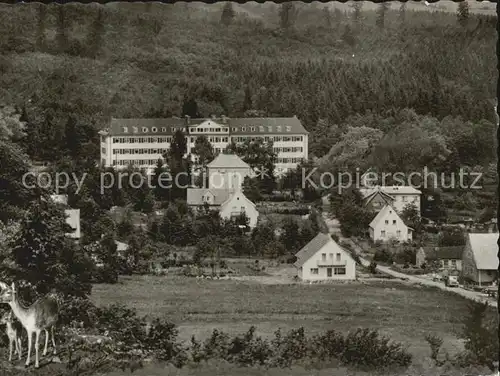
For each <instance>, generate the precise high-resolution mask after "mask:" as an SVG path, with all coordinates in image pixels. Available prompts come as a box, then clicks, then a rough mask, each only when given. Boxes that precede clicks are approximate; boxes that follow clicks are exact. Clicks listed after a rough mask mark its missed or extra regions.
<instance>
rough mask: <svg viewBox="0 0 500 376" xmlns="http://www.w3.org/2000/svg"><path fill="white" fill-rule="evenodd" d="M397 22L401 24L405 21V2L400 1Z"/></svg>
mask: <svg viewBox="0 0 500 376" xmlns="http://www.w3.org/2000/svg"><path fill="white" fill-rule="evenodd" d="M399 22H401V24H404V23H405V22H406V2H404V3H401V6H400V7H399Z"/></svg>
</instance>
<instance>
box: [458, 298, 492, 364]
mask: <svg viewBox="0 0 500 376" xmlns="http://www.w3.org/2000/svg"><path fill="white" fill-rule="evenodd" d="M467 308H468V311H469V312H468V315H467V316H466V317H465V318H464V320H463V325H464V326H463V332H462V338H463V339H464V340H465V353H464V354H461V355H460V358H461V359H462V361H463V362H465V363H467V364H475V365H484V366H487V367H489V368H490V369H491V370H492V371H493V370H494V368H495V367H494V362H496V361H497V360H498V318H497V316H496V315H488V308H489V305H488V303H478V302H469V305H468V307H467Z"/></svg>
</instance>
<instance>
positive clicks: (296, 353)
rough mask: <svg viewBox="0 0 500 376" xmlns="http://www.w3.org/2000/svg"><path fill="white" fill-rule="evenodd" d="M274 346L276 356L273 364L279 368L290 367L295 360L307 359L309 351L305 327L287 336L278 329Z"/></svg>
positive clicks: (290, 332) (293, 330) (273, 341)
mask: <svg viewBox="0 0 500 376" xmlns="http://www.w3.org/2000/svg"><path fill="white" fill-rule="evenodd" d="M272 346H273V350H274V356H273V359H272V363H271V364H272V365H274V366H277V367H290V366H291V365H292V363H293V361H294V360H300V359H303V358H305V357H306V356H307V355H308V351H309V346H308V341H307V338H306V336H305V332H304V328H303V327H300V328H298V329H292V330H291V331H289V332H288V333H287V334H286V335H285V336H282V334H281V330H280V329H278V330H277V331H276V332H275V333H274V339H273V340H272Z"/></svg>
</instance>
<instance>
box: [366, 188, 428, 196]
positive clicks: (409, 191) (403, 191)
mask: <svg viewBox="0 0 500 376" xmlns="http://www.w3.org/2000/svg"><path fill="white" fill-rule="evenodd" d="M377 191H382V192H384V193H386V194H388V195H391V196H393V195H420V194H422V192H420V191H419V190H418V189H415V188H413V187H410V186H397V185H393V186H377V187H374V188H360V189H359V192H360V193H361V194H362V195H363V197H364V198H367V197H369V196H370V195H372V194H373V193H374V192H377Z"/></svg>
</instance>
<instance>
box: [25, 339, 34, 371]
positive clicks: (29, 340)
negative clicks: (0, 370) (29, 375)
mask: <svg viewBox="0 0 500 376" xmlns="http://www.w3.org/2000/svg"><path fill="white" fill-rule="evenodd" d="M32 340H33V332H28V355H26V363H25V364H26V367H28V366H29V365H30V356H31V341H32Z"/></svg>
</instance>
